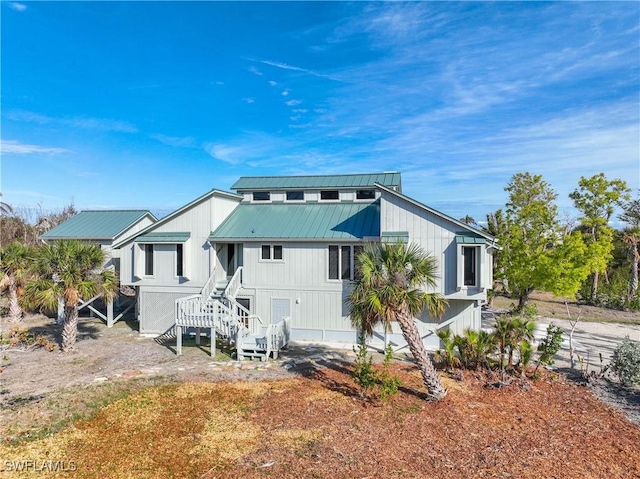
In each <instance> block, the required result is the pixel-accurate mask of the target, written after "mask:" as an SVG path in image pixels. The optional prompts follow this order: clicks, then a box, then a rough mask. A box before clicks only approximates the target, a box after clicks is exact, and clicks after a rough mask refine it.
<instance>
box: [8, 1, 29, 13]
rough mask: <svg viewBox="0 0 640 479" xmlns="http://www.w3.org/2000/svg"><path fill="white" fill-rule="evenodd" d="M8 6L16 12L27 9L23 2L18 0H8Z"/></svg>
mask: <svg viewBox="0 0 640 479" xmlns="http://www.w3.org/2000/svg"><path fill="white" fill-rule="evenodd" d="M9 6H10V7H11V8H13V9H14V10H17V11H18V12H24V11H25V10H26V9H27V6H26V5H25V4H23V3H18V2H10V3H9Z"/></svg>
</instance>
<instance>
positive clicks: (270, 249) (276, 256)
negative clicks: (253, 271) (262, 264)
mask: <svg viewBox="0 0 640 479" xmlns="http://www.w3.org/2000/svg"><path fill="white" fill-rule="evenodd" d="M260 258H261V259H263V260H274V261H282V259H283V256H282V245H281V244H263V245H262V247H261V252H260Z"/></svg>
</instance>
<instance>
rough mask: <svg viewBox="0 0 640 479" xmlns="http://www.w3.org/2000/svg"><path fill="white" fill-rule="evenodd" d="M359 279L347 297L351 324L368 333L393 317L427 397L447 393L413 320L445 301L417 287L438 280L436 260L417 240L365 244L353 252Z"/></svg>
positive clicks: (442, 308)
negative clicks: (420, 375)
mask: <svg viewBox="0 0 640 479" xmlns="http://www.w3.org/2000/svg"><path fill="white" fill-rule="evenodd" d="M357 261H358V265H359V278H358V279H357V280H356V281H355V284H354V287H353V290H352V291H351V293H350V295H349V298H348V300H347V303H348V306H349V314H350V315H351V324H352V325H353V326H354V327H355V328H357V329H358V330H359V332H360V334H367V335H369V336H371V335H372V334H373V329H374V328H375V327H376V326H377V325H379V324H382V325H383V327H384V328H385V330H386V331H389V330H390V329H391V322H392V321H397V322H398V324H399V325H400V329H401V330H402V334H403V336H404V338H405V340H406V341H407V344H408V346H409V350H410V351H411V353H412V354H413V356H414V358H415V359H416V361H417V363H418V367H419V368H420V372H421V374H422V380H423V382H424V385H425V387H426V388H427V391H428V394H429V396H430V397H431V398H433V399H436V400H440V399H442V398H444V396H445V395H446V394H447V390H446V389H445V388H444V386H443V385H442V382H441V381H440V377H439V376H438V373H437V372H436V370H435V368H434V366H433V363H432V362H431V360H430V359H429V356H428V355H427V352H426V350H425V347H424V343H423V342H422V338H421V337H420V332H419V331H418V327H417V326H416V323H415V321H414V318H415V317H416V316H418V315H419V314H420V313H421V312H422V311H424V310H427V311H428V312H429V314H431V315H433V316H441V315H442V314H443V313H444V311H445V309H446V306H447V302H446V300H445V299H444V297H442V296H441V295H439V294H436V293H426V292H425V291H424V290H423V289H421V287H433V286H435V284H436V269H437V263H436V260H435V259H434V258H433V257H432V256H430V255H429V254H427V253H426V252H425V251H424V250H423V249H422V248H420V247H419V246H417V245H414V244H411V245H408V246H407V245H404V244H402V243H396V244H380V243H369V244H367V245H366V246H365V247H364V249H363V250H362V252H361V253H360V254H359V255H358V257H357Z"/></svg>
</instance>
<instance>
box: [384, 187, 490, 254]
mask: <svg viewBox="0 0 640 479" xmlns="http://www.w3.org/2000/svg"><path fill="white" fill-rule="evenodd" d="M376 186H377V187H378V188H380V189H381V190H382V191H384V192H387V193H389V194H391V195H393V196H396V197H398V198H401V199H403V200H404V201H407V202H409V203H411V204H413V205H415V206H417V207H418V208H422V209H423V210H425V211H428V212H429V213H431V214H433V215H436V216H439V217H440V218H443V219H445V220H447V221H450V222H451V223H453V224H455V225H456V226H458V227H460V228H462V229H464V230H465V232H459V233H457V235H458V236H460V237H461V238H462V237H465V238H470V237H481V238H484V239H486V240H488V241H489V242H490V243H495V242H496V238H494V237H493V236H491V235H490V234H487V233H485V232H484V231H481V230H479V229H476V228H473V227H471V226H469V225H468V224H465V223H463V222H462V221H460V220H457V219H455V218H453V217H451V216H449V215H446V214H444V213H442V212H440V211H438V210H434V209H433V208H431V207H429V206H427V205H425V204H422V203H420V202H419V201H416V200H414V199H413V198H411V197H409V196H407V195H403V194H402V193H399V192H397V191H394V190H392V189H390V188H387V187H385V186H384V185H381V184H376ZM457 241H458V240H457ZM474 242H475V241H474ZM493 246H494V247H495V245H493Z"/></svg>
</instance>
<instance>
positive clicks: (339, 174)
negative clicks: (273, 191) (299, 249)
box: [236, 171, 400, 183]
mask: <svg viewBox="0 0 640 479" xmlns="http://www.w3.org/2000/svg"><path fill="white" fill-rule="evenodd" d="M399 174H400V172H399V171H376V172H373V173H372V172H369V173H334V174H325V175H259V176H240V178H323V177H326V176H364V175H399ZM236 183H237V182H236Z"/></svg>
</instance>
